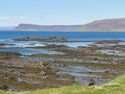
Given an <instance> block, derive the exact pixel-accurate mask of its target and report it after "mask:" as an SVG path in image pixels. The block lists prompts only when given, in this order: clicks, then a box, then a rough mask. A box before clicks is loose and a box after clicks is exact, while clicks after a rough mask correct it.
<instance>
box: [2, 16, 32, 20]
mask: <svg viewBox="0 0 125 94" xmlns="http://www.w3.org/2000/svg"><path fill="white" fill-rule="evenodd" d="M29 18H31V17H27V16H0V20H14V19H16V20H18V19H29Z"/></svg>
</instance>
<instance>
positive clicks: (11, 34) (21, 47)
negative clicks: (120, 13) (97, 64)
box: [0, 31, 125, 55]
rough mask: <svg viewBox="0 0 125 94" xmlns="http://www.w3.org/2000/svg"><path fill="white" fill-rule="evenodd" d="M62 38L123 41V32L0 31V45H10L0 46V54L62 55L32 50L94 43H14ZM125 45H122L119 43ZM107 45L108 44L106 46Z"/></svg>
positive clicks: (42, 50)
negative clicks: (42, 47)
mask: <svg viewBox="0 0 125 94" xmlns="http://www.w3.org/2000/svg"><path fill="white" fill-rule="evenodd" d="M54 36H57V37H63V38H65V39H68V40H125V32H47V31H45V32H43V31H41V32H40V31H39V32H38V31H0V43H6V44H11V45H5V46H0V52H16V53H20V54H22V55H32V54H64V53H62V52H57V51H53V50H48V49H40V50H39V49H33V48H35V47H41V46H46V45H52V44H55V45H66V46H68V47H78V46H89V45H93V44H94V42H66V43H65V42H39V41H14V40H13V39H15V38H23V37H39V38H46V37H54ZM122 44H125V42H124V43H121V45H122ZM98 45H99V44H98ZM107 45H108V44H107Z"/></svg>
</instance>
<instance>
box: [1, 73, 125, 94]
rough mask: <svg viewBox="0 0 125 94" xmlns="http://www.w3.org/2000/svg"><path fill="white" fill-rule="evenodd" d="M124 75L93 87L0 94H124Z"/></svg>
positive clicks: (70, 87) (4, 92)
mask: <svg viewBox="0 0 125 94" xmlns="http://www.w3.org/2000/svg"><path fill="white" fill-rule="evenodd" d="M124 88H125V75H123V76H119V77H118V78H116V79H115V80H113V81H111V82H109V83H106V84H103V85H99V86H95V88H93V87H88V86H65V87H61V88H50V89H39V90H35V91H27V92H9V91H3V90H0V94H124V93H125V89H124Z"/></svg>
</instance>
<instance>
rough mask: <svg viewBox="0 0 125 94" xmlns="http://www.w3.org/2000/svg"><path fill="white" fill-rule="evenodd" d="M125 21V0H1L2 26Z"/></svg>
mask: <svg viewBox="0 0 125 94" xmlns="http://www.w3.org/2000/svg"><path fill="white" fill-rule="evenodd" d="M108 18H125V0H0V26H13V25H18V24H20V23H31V24H41V25H66V24H85V23H88V22H91V21H93V20H100V19H108Z"/></svg>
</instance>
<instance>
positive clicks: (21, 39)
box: [13, 36, 68, 42]
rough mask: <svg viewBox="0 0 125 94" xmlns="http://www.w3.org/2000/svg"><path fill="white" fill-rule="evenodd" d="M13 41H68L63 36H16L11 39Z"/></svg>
mask: <svg viewBox="0 0 125 94" xmlns="http://www.w3.org/2000/svg"><path fill="white" fill-rule="evenodd" d="M13 40H15V41H41V42H68V40H66V39H65V38H63V37H57V36H54V37H47V38H38V37H24V38H16V39H13Z"/></svg>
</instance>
